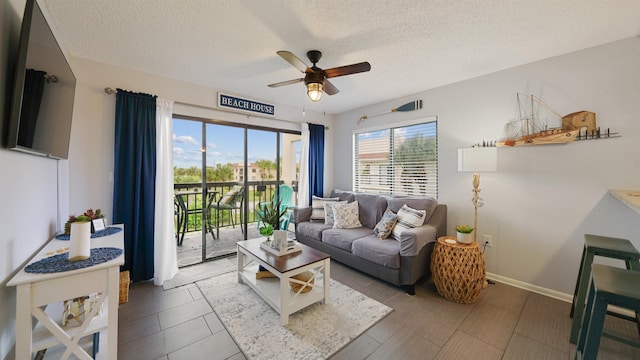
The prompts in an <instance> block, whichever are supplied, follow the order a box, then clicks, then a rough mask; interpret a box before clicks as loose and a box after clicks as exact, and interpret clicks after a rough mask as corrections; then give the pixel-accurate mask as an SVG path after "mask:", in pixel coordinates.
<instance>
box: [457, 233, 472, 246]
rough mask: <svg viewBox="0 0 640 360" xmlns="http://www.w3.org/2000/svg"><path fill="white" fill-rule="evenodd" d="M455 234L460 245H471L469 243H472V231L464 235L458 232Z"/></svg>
mask: <svg viewBox="0 0 640 360" xmlns="http://www.w3.org/2000/svg"><path fill="white" fill-rule="evenodd" d="M474 231H475V230H474ZM457 234H458V242H459V243H461V244H471V242H472V241H473V231H472V232H470V233H466V234H465V233H461V232H458V233H457Z"/></svg>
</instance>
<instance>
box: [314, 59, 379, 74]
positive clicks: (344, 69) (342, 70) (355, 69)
mask: <svg viewBox="0 0 640 360" xmlns="http://www.w3.org/2000/svg"><path fill="white" fill-rule="evenodd" d="M369 70H371V64H369V63H368V62H366V61H365V62H361V63H357V64H351V65H345V66H338V67H334V68H331V69H324V75H325V76H326V77H327V78H334V77H338V76H344V75H351V74H357V73H361V72H366V71H369Z"/></svg>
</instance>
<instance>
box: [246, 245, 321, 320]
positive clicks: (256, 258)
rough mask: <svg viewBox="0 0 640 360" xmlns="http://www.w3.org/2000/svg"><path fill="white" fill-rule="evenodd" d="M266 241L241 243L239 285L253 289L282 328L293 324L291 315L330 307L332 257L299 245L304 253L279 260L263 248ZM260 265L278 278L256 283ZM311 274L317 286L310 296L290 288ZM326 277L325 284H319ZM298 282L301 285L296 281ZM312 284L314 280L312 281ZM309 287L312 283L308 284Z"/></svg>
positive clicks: (279, 258)
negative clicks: (310, 308) (299, 277)
mask: <svg viewBox="0 0 640 360" xmlns="http://www.w3.org/2000/svg"><path fill="white" fill-rule="evenodd" d="M264 240H265V239H264V238H258V239H252V240H246V241H238V282H239V283H241V284H246V285H249V287H251V288H252V289H253V290H254V291H255V292H256V293H257V294H258V295H260V296H261V297H262V298H263V299H264V301H266V302H267V303H268V304H269V305H270V306H271V307H272V308H273V309H274V310H276V311H277V312H278V313H279V314H280V324H282V325H286V324H287V323H288V322H289V315H291V314H293V313H294V312H296V311H298V310H300V309H303V308H305V307H307V306H309V305H311V304H314V303H316V302H321V303H323V304H328V303H329V280H330V278H329V276H330V265H331V263H330V257H329V255H328V254H325V253H324V252H322V251H320V250H316V249H314V248H311V247H309V246H306V245H304V244H299V245H300V247H302V251H299V252H297V253H293V254H289V255H282V256H276V255H273V254H271V253H270V252H268V251H266V250H264V249H262V248H260V243H261V242H263V241H264ZM258 265H262V266H263V267H264V268H266V269H267V270H269V271H270V272H271V273H272V274H274V275H275V276H276V278H261V279H256V271H258ZM305 271H310V272H312V273H313V279H314V284H313V285H312V289H311V291H309V292H306V293H303V292H301V291H298V292H294V291H293V290H291V288H290V287H289V281H291V280H292V279H291V277H292V276H295V275H298V274H300V273H303V272H305ZM319 274H322V278H323V281H322V282H318V281H315V279H316V278H317V276H318V275H319ZM293 281H294V282H299V283H303V282H300V281H298V280H295V279H294V280H293ZM309 281H310V280H309ZM307 283H308V282H307Z"/></svg>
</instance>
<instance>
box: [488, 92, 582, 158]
mask: <svg viewBox="0 0 640 360" xmlns="http://www.w3.org/2000/svg"><path fill="white" fill-rule="evenodd" d="M517 99H518V108H517V114H516V116H517V117H516V119H515V120H512V121H509V122H508V123H507V124H506V125H505V128H504V133H503V136H502V138H501V139H500V140H498V142H496V145H497V146H521V145H545V144H563V143H569V142H572V141H573V140H574V139H575V138H576V136H577V135H578V134H579V133H580V129H577V128H575V127H573V126H567V125H565V126H563V122H562V116H561V115H560V114H558V113H557V112H556V111H555V110H553V109H552V108H551V107H549V105H547V104H545V103H544V102H543V101H542V100H540V99H538V98H537V97H535V96H533V95H526V94H521V93H518V94H517ZM554 125H556V126H554Z"/></svg>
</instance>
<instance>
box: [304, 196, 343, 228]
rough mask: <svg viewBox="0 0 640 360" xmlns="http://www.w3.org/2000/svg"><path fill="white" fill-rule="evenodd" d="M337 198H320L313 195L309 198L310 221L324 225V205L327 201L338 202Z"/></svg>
mask: <svg viewBox="0 0 640 360" xmlns="http://www.w3.org/2000/svg"><path fill="white" fill-rule="evenodd" d="M338 200H340V199H339V198H337V197H336V198H322V197H319V196H315V195H313V197H312V198H311V208H312V210H311V221H320V222H323V223H324V203H325V202H327V201H338Z"/></svg>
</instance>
